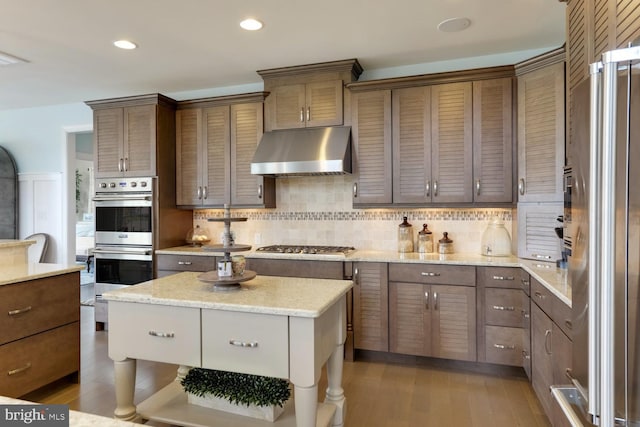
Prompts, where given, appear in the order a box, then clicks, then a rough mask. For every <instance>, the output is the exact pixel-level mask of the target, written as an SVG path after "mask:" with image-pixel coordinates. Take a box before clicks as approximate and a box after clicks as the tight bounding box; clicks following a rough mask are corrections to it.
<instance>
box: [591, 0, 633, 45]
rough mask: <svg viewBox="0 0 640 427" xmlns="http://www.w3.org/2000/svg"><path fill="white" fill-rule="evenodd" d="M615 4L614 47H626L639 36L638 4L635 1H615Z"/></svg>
mask: <svg viewBox="0 0 640 427" xmlns="http://www.w3.org/2000/svg"><path fill="white" fill-rule="evenodd" d="M601 1H603V0H601ZM611 1H613V0H611ZM615 3H616V45H617V47H627V45H628V43H630V42H633V41H634V40H636V39H637V38H638V37H639V36H640V11H639V10H638V2H637V1H636V0H617V1H616V2H615Z"/></svg>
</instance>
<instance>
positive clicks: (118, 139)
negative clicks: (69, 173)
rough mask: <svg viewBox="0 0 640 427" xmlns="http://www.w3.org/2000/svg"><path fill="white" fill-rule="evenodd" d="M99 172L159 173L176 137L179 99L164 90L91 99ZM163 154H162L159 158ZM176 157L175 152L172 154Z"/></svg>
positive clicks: (108, 174) (114, 174) (109, 174)
mask: <svg viewBox="0 0 640 427" xmlns="http://www.w3.org/2000/svg"><path fill="white" fill-rule="evenodd" d="M86 104H87V105H89V106H90V107H91V108H92V109H93V110H94V112H93V129H94V148H95V150H94V164H95V176H96V177H97V178H100V177H119V176H155V175H157V174H158V173H157V172H158V170H157V166H158V164H159V163H163V162H164V160H166V157H165V156H166V154H165V150H166V149H171V151H173V149H172V148H170V147H171V146H172V145H173V141H174V138H175V133H174V132H175V117H174V111H175V101H173V100H172V99H170V98H167V97H164V96H162V95H160V94H156V95H146V96H138V97H128V98H119V99H107V100H100V101H89V102H87V103H86ZM158 156H161V158H158ZM169 157H170V159H171V161H173V160H172V159H173V155H169Z"/></svg>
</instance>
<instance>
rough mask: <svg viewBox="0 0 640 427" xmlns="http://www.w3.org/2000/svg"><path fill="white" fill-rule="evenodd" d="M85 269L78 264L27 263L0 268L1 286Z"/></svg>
mask: <svg viewBox="0 0 640 427" xmlns="http://www.w3.org/2000/svg"><path fill="white" fill-rule="evenodd" d="M83 268H85V267H84V266H82V265H76V264H71V265H67V264H45V263H40V264H37V263H27V264H18V265H11V266H3V267H2V268H0V286H2V285H10V284H12V283H19V282H26V281H28V280H34V279H41V278H43V277H51V276H57V275H60V274H66V273H72V272H75V271H80V270H82V269H83Z"/></svg>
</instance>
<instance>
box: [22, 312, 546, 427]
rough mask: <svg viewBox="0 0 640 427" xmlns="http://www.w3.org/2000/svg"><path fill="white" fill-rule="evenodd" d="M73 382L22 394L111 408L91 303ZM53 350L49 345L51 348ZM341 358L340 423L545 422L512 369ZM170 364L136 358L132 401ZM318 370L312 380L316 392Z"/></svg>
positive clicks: (109, 372)
mask: <svg viewBox="0 0 640 427" xmlns="http://www.w3.org/2000/svg"><path fill="white" fill-rule="evenodd" d="M81 318H82V332H81V340H82V350H81V353H82V354H81V363H82V365H81V375H80V384H69V383H68V382H63V381H61V382H58V383H55V384H53V385H51V386H47V387H45V388H43V389H41V390H37V391H35V392H32V393H30V394H28V395H26V396H24V397H23V398H25V399H27V400H32V401H36V402H41V403H57V404H68V405H69V407H70V409H74V410H77V411H82V412H88V413H92V414H98V415H103V416H107V417H111V416H112V414H113V409H114V408H115V395H114V385H113V383H114V379H113V364H112V362H111V360H110V359H109V357H108V355H107V332H104V331H101V332H96V331H95V330H94V319H93V307H90V306H83V307H81ZM52 350H53V351H55V349H52ZM367 359H368V361H356V362H345V365H344V373H343V387H344V390H345V395H346V396H347V418H346V422H345V425H346V426H347V427H355V426H362V427H373V426H394V427H396V426H400V427H402V426H406V427H417V426H434V427H436V426H437V427H440V426H477V427H502V426H504V427H514V426H531V427H534V426H535V427H546V426H549V422H548V420H547V418H546V417H545V415H544V414H543V412H542V408H541V406H540V403H539V401H538V400H537V398H536V396H535V394H534V392H533V389H532V388H531V385H530V384H529V382H528V380H527V379H526V378H525V377H523V376H522V375H519V374H518V373H517V372H512V371H509V370H495V371H494V372H491V373H487V372H483V369H478V368H474V366H475V365H464V364H447V363H441V362H432V361H426V362H420V363H411V362H409V361H410V360H412V359H409V358H408V359H407V360H408V362H406V363H398V361H395V362H394V363H389V362H385V361H381V360H375V359H376V357H368V358H367ZM176 369H177V366H175V365H167V364H160V363H152V362H146V361H139V362H138V368H137V376H136V397H135V401H136V402H140V401H142V400H144V399H146V398H147V397H148V396H150V395H151V394H153V393H154V392H155V391H157V390H159V389H160V388H162V387H163V386H165V385H166V384H168V383H169V382H170V381H172V380H173V379H174V378H175V376H176ZM325 388H326V378H325V375H324V373H323V378H322V380H321V383H320V385H319V388H318V390H319V394H320V395H322V394H323V393H324V389H325Z"/></svg>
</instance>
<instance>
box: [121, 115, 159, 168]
mask: <svg viewBox="0 0 640 427" xmlns="http://www.w3.org/2000/svg"><path fill="white" fill-rule="evenodd" d="M124 156H125V157H124V162H123V165H124V175H125V176H154V175H155V174H156V167H155V165H156V106H155V105H142V106H138V107H125V108H124Z"/></svg>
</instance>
